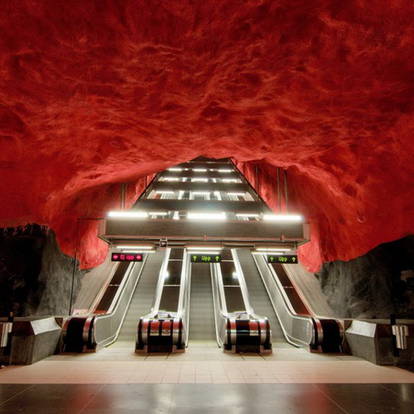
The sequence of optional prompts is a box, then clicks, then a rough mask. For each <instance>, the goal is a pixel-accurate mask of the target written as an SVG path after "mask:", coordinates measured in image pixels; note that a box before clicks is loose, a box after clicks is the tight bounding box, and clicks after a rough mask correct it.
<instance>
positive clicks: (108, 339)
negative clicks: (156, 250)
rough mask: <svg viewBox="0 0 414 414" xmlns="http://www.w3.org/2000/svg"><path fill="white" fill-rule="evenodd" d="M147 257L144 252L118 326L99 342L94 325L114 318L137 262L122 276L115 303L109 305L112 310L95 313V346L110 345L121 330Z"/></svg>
mask: <svg viewBox="0 0 414 414" xmlns="http://www.w3.org/2000/svg"><path fill="white" fill-rule="evenodd" d="M147 259H148V255H147V254H146V255H144V258H143V261H142V262H141V263H140V265H141V267H140V269H139V271H138V274H137V277H136V280H135V282H134V286H133V288H132V289H131V294H130V297H129V299H128V302H127V304H126V306H125V309H124V312H123V314H122V317H121V319H120V323H119V324H118V326H117V328H116V331H115V332H114V333H112V332H110V333H108V335H107V337H106V338H105V339H104V340H102V341H101V342H98V341H97V340H96V325H97V324H99V322H100V321H103V320H105V319H110V318H114V317H115V314H116V313H117V312H118V309H119V306H120V303H121V298H122V296H123V295H124V293H125V289H126V286H127V284H128V281H129V279H130V277H131V275H132V274H133V270H134V268H135V266H136V265H137V263H131V264H130V265H129V266H128V269H127V272H128V275H126V276H124V278H123V279H125V283H124V284H123V285H122V289H119V290H120V291H121V292H120V294H119V295H118V297H117V302H116V304H115V305H114V306H111V308H112V312H111V313H106V314H103V315H99V314H98V315H95V318H94V320H93V333H94V342H95V343H96V345H97V346H107V345H110V344H111V343H113V342H115V341H116V339H117V338H118V335H119V332H120V330H121V327H122V324H123V321H124V319H125V316H126V314H127V312H128V308H129V305H130V303H131V300H132V297H133V294H134V291H135V289H136V286H137V284H138V282H139V280H140V279H141V275H142V272H143V270H144V267H145V264H146V261H147Z"/></svg>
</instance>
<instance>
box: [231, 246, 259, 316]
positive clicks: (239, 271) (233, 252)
mask: <svg viewBox="0 0 414 414" xmlns="http://www.w3.org/2000/svg"><path fill="white" fill-rule="evenodd" d="M231 255H232V257H233V262H234V266H235V268H236V272H237V275H238V280H239V286H240V290H241V294H242V297H243V302H244V308H245V310H246V312H247V313H248V314H249V315H253V314H254V309H253V308H252V306H251V304H250V299H249V292H248V290H247V286H246V280H245V278H244V273H243V269H242V267H241V265H240V260H239V256H238V254H237V250H236V249H231Z"/></svg>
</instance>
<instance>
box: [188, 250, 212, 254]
mask: <svg viewBox="0 0 414 414" xmlns="http://www.w3.org/2000/svg"><path fill="white" fill-rule="evenodd" d="M188 253H189V254H204V255H206V254H211V255H217V254H220V252H219V251H217V250H203V251H199V250H196V251H194V252H193V251H191V252H188Z"/></svg>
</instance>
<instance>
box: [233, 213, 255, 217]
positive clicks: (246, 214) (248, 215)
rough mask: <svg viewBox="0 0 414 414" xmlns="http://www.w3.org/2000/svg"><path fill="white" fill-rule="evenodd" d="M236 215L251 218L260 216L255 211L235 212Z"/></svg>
mask: <svg viewBox="0 0 414 414" xmlns="http://www.w3.org/2000/svg"><path fill="white" fill-rule="evenodd" d="M236 217H253V218H258V217H260V214H256V213H237V214H236Z"/></svg>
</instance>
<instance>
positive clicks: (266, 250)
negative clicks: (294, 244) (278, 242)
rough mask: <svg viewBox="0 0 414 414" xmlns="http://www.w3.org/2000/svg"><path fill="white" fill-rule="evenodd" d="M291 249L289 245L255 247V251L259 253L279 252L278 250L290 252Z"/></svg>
mask: <svg viewBox="0 0 414 414" xmlns="http://www.w3.org/2000/svg"><path fill="white" fill-rule="evenodd" d="M291 250H292V249H291V248H290V247H258V248H256V251H257V252H261V253H280V252H290V251H291Z"/></svg>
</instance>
